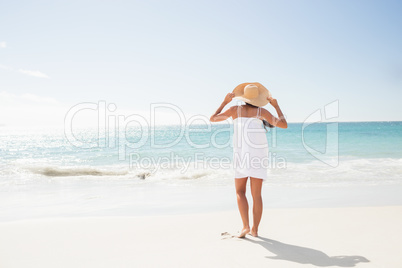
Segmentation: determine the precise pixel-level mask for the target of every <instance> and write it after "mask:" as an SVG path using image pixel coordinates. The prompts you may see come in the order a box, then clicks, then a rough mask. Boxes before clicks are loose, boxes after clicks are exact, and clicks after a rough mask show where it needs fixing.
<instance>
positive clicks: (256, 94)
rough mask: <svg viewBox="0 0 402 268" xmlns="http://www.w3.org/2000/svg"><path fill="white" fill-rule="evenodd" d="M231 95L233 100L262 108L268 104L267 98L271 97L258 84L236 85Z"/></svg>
mask: <svg viewBox="0 0 402 268" xmlns="http://www.w3.org/2000/svg"><path fill="white" fill-rule="evenodd" d="M233 93H234V94H235V96H234V97H233V99H237V100H242V101H244V102H247V103H249V104H251V105H254V106H258V107H262V106H265V105H267V104H268V103H269V101H268V100H267V97H271V92H269V91H268V89H266V88H265V87H264V86H263V85H261V84H260V83H258V82H253V83H243V84H240V85H238V86H237V87H236V88H235V89H234V90H233Z"/></svg>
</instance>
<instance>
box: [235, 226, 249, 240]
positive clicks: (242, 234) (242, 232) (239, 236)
mask: <svg viewBox="0 0 402 268" xmlns="http://www.w3.org/2000/svg"><path fill="white" fill-rule="evenodd" d="M249 232H250V227H247V228H243V229H242V230H241V232H240V234H239V235H238V236H237V237H238V238H244V237H246V234H248V233H249Z"/></svg>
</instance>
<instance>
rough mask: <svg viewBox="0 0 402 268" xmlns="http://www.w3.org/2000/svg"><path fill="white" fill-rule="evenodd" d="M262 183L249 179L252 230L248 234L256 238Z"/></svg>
mask: <svg viewBox="0 0 402 268" xmlns="http://www.w3.org/2000/svg"><path fill="white" fill-rule="evenodd" d="M262 182H263V180H262V179H257V178H252V177H250V188H251V195H252V196H253V228H251V232H250V234H251V235H252V236H258V226H259V225H260V221H261V217H262V197H261V189H262Z"/></svg>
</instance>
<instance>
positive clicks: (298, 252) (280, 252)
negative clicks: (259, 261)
mask: <svg viewBox="0 0 402 268" xmlns="http://www.w3.org/2000/svg"><path fill="white" fill-rule="evenodd" d="M258 239H259V240H258ZM246 240H247V241H250V242H252V243H255V244H259V245H261V246H263V247H264V248H266V249H267V250H268V251H270V252H272V253H273V254H275V255H276V256H273V257H266V258H270V259H276V260H285V261H292V262H298V263H301V264H312V265H315V266H321V267H325V266H340V267H353V266H355V265H356V264H358V263H360V262H370V261H369V260H368V259H366V258H365V257H363V256H333V257H330V256H328V255H327V254H325V253H324V252H322V251H319V250H316V249H312V248H306V247H300V246H295V245H290V244H285V243H282V242H279V241H275V240H272V239H268V238H264V237H258V238H257V239H256V240H252V239H248V238H246Z"/></svg>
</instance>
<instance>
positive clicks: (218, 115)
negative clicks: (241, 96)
mask: <svg viewBox="0 0 402 268" xmlns="http://www.w3.org/2000/svg"><path fill="white" fill-rule="evenodd" d="M233 97H234V93H228V94H227V95H226V97H225V99H224V100H223V102H222V104H221V106H219V108H218V110H216V112H215V113H214V114H213V115H212V116H211V118H210V119H209V120H210V121H211V122H219V121H223V120H226V119H228V118H229V117H231V116H232V115H233V110H234V108H233V107H231V108H229V109H227V110H226V111H225V112H224V113H221V112H222V110H223V108H224V107H225V106H226V105H227V104H228V103H229V102H231V101H232V99H233Z"/></svg>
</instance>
